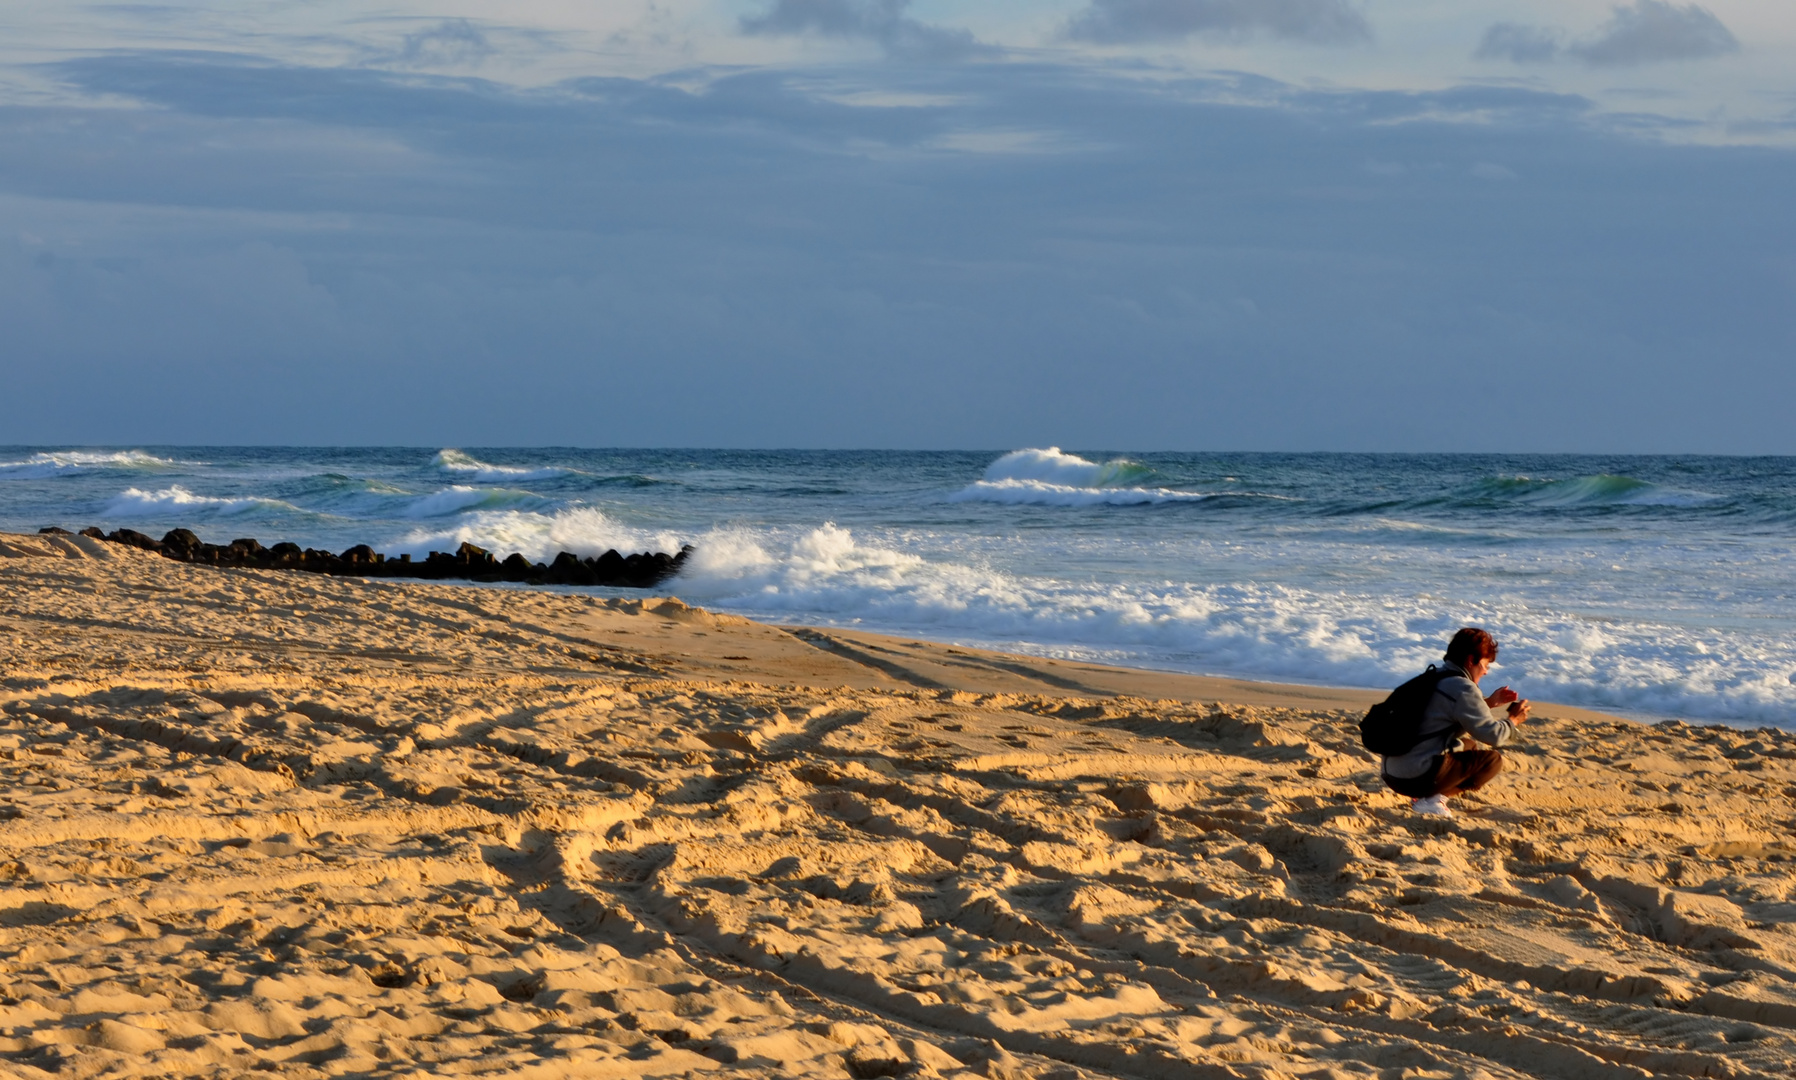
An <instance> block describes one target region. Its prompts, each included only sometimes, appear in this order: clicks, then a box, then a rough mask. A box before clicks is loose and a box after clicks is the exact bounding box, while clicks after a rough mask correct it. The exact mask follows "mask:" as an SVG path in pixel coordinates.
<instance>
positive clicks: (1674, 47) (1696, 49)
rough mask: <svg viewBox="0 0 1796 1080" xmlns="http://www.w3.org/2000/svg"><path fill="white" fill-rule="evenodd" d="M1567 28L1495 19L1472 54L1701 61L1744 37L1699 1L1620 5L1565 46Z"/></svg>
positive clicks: (1540, 59) (1608, 63)
mask: <svg viewBox="0 0 1796 1080" xmlns="http://www.w3.org/2000/svg"><path fill="white" fill-rule="evenodd" d="M1564 39H1565V33H1564V31H1561V30H1558V29H1555V28H1552V27H1545V26H1527V25H1524V24H1521V23H1495V24H1492V25H1491V26H1490V27H1488V28H1487V29H1486V30H1485V31H1484V36H1483V38H1481V39H1480V40H1479V42H1478V48H1477V50H1476V51H1474V52H1473V53H1472V55H1473V56H1474V57H1476V58H1477V59H1479V60H1508V61H1509V62H1510V63H1514V64H1544V63H1547V62H1549V61H1552V60H1556V59H1558V58H1559V57H1560V56H1561V55H1565V56H1570V57H1573V58H1575V59H1578V60H1581V61H1583V62H1584V63H1586V64H1590V65H1591V66H1593V67H1620V66H1625V65H1632V64H1652V63H1658V62H1660V61H1665V60H1701V59H1705V58H1707V57H1712V56H1721V55H1724V54H1726V53H1732V52H1738V51H1740V42H1739V39H1737V38H1735V37H1734V35H1733V32H1732V31H1730V30H1728V28H1727V27H1726V26H1724V25H1722V22H1721V20H1720V19H1718V18H1716V17H1715V15H1714V13H1713V12H1711V11H1709V10H1708V9H1707V8H1704V7H1702V6H1701V5H1698V4H1685V5H1682V6H1679V5H1677V4H1673V3H1669V2H1667V0H1634V3H1632V4H1630V5H1625V6H1618V7H1616V8H1615V9H1614V10H1613V11H1612V12H1611V13H1610V16H1609V21H1608V22H1606V23H1604V24H1603V25H1602V26H1600V27H1598V28H1597V30H1596V32H1595V33H1594V34H1592V35H1591V36H1590V37H1588V38H1585V39H1584V40H1582V41H1579V42H1575V43H1573V44H1571V45H1565V44H1563V42H1564Z"/></svg>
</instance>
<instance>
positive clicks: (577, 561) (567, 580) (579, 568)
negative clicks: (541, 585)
mask: <svg viewBox="0 0 1796 1080" xmlns="http://www.w3.org/2000/svg"><path fill="white" fill-rule="evenodd" d="M545 578H546V580H548V581H549V582H551V583H553V584H556V585H591V584H592V583H593V582H594V581H596V580H598V575H596V574H595V573H594V572H593V569H592V567H591V566H590V565H588V564H587V563H586V562H585V561H584V560H583V559H581V558H580V556H578V555H576V554H574V553H573V552H571V551H564V552H562V553H561V554H559V555H557V556H555V561H554V562H552V563H550V564H549V568H548V572H547V574H546V575H545Z"/></svg>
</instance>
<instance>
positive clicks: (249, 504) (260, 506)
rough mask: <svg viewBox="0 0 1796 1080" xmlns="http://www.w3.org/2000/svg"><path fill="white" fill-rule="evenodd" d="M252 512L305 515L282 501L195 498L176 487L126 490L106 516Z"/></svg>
mask: <svg viewBox="0 0 1796 1080" xmlns="http://www.w3.org/2000/svg"><path fill="white" fill-rule="evenodd" d="M252 510H272V511H285V512H288V513H303V511H301V510H300V508H299V507H297V506H294V505H293V504H292V503H289V502H282V501H281V500H279V499H264V498H259V497H257V496H253V495H252V496H244V497H239V498H224V497H219V496H213V495H196V494H194V493H193V492H191V491H189V490H187V489H186V488H184V487H182V486H181V485H179V484H175V485H172V486H170V487H166V488H162V489H161V490H158V491H144V490H141V489H139V488H134V487H133V488H126V489H125V490H124V491H122V492H120V493H119V494H117V495H115V496H113V498H112V500H111V501H110V502H108V503H107V504H106V507H105V510H104V514H105V515H106V516H109V517H126V518H145V517H167V516H171V515H174V514H177V513H179V514H194V513H199V514H203V515H206V516H228V515H235V514H243V513H248V512H249V511H252Z"/></svg>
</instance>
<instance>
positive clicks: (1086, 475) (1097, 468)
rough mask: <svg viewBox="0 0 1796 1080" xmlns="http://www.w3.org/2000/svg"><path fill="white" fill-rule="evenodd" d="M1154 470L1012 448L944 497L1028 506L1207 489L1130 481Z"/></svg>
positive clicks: (1132, 502)
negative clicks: (980, 476) (979, 475)
mask: <svg viewBox="0 0 1796 1080" xmlns="http://www.w3.org/2000/svg"><path fill="white" fill-rule="evenodd" d="M1153 475H1154V470H1152V469H1150V468H1148V467H1147V466H1145V465H1141V464H1138V463H1136V462H1133V461H1129V460H1126V459H1124V458H1117V459H1116V460H1114V461H1109V462H1104V463H1102V464H1100V463H1098V462H1095V461H1087V460H1086V459H1085V458H1082V457H1080V456H1078V455H1077V454H1068V453H1063V452H1062V451H1061V449H1060V448H1059V447H1058V446H1050V447H1048V448H1047V449H1045V450H1012V451H1011V452H1010V453H1008V454H1005V455H1004V456H1003V457H1001V458H999V459H998V460H996V461H994V462H992V463H991V464H990V465H988V466H987V467H986V470H985V476H984V478H983V479H980V480H976V481H974V482H973V483H971V484H968V485H967V486H966V487H964V488H962V489H961V490H959V491H957V492H955V493H954V494H952V495H950V496H948V501H949V502H986V503H1008V504H1012V505H1033V506H1152V505H1158V504H1162V503H1176V502H1202V501H1203V500H1205V499H1208V498H1211V497H1212V496H1210V495H1209V494H1207V493H1204V492H1196V491H1174V490H1171V489H1169V488H1159V487H1156V488H1149V487H1141V486H1139V485H1138V484H1137V483H1136V482H1137V481H1140V480H1144V479H1147V478H1149V477H1151V476H1153Z"/></svg>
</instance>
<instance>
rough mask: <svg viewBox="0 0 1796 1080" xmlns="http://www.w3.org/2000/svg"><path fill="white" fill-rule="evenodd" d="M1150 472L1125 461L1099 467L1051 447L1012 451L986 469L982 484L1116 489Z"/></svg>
mask: <svg viewBox="0 0 1796 1080" xmlns="http://www.w3.org/2000/svg"><path fill="white" fill-rule="evenodd" d="M1152 472H1153V470H1152V469H1149V468H1147V467H1146V466H1144V465H1139V464H1136V463H1135V462H1133V461H1129V460H1127V459H1125V458H1117V459H1115V460H1114V461H1108V462H1104V463H1103V464H1099V463H1098V462H1095V461H1087V460H1086V459H1084V458H1082V457H1080V456H1079V455H1077V454H1067V453H1062V452H1061V450H1060V448H1059V447H1058V446H1050V447H1048V448H1047V449H1045V450H1034V449H1028V450H1012V451H1011V452H1010V453H1008V454H1005V455H1004V456H1003V457H1001V458H999V459H998V460H996V461H994V462H992V463H991V464H990V465H988V466H986V469H985V480H986V481H987V482H988V483H993V484H998V483H1002V482H1004V481H1007V480H1031V481H1037V482H1040V483H1045V484H1052V485H1057V486H1060V487H1080V488H1095V487H1114V486H1118V485H1120V484H1125V483H1128V482H1129V481H1131V480H1139V479H1141V478H1143V477H1146V476H1148V475H1150V474H1152Z"/></svg>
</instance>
